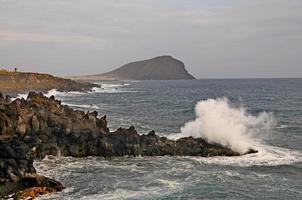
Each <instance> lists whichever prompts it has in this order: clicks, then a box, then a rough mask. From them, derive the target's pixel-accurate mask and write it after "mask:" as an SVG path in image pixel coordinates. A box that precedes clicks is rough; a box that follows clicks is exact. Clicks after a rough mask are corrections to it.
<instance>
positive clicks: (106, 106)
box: [35, 79, 302, 199]
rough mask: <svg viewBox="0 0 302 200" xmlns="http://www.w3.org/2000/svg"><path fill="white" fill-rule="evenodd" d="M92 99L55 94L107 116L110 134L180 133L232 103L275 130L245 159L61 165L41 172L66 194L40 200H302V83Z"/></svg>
mask: <svg viewBox="0 0 302 200" xmlns="http://www.w3.org/2000/svg"><path fill="white" fill-rule="evenodd" d="M99 84H101V85H102V89H95V90H94V91H93V92H89V93H79V92H72V93H59V92H56V91H50V92H49V94H48V95H51V94H55V95H56V97H57V98H59V99H61V100H62V102H63V103H65V104H68V105H70V106H72V107H74V108H76V109H82V110H97V111H98V112H99V114H100V115H102V114H106V115H107V117H108V122H109V126H110V128H111V130H114V129H116V128H119V127H120V126H122V127H128V126H130V125H134V126H135V127H136V128H137V129H138V131H139V132H140V133H147V132H148V131H150V130H153V129H154V130H155V131H156V132H157V133H158V134H160V135H171V134H172V135H173V134H176V133H180V129H181V127H182V126H183V125H184V124H185V123H186V122H188V121H190V120H193V119H195V114H194V107H195V105H196V103H197V102H198V101H200V100H206V99H208V98H212V99H216V98H220V97H226V98H228V99H229V101H230V103H231V104H233V105H240V106H243V107H245V108H246V109H247V112H248V113H250V114H251V115H255V116H256V115H257V114H259V113H261V112H264V111H265V112H267V113H271V114H272V115H273V118H274V121H275V123H274V124H273V126H272V127H270V129H269V130H267V131H265V133H264V132H263V134H261V133H260V134H259V133H258V134H257V135H256V136H253V138H252V139H253V140H254V141H255V144H254V145H256V148H257V149H258V150H259V153H258V154H254V155H246V156H241V157H233V158H228V157H215V158H198V157H157V158H140V157H139V158H115V159H111V160H104V159H102V158H95V157H89V158H82V159H78V158H59V159H55V160H48V159H46V160H43V161H39V162H36V163H35V165H36V168H37V170H38V172H40V173H42V174H45V175H47V176H50V177H52V178H55V179H57V180H59V181H61V182H62V183H64V185H65V186H66V187H67V188H66V189H65V190H64V191H63V192H61V193H58V194H54V195H51V196H45V197H43V198H41V199H302V79H258V80H257V79H254V80H252V79H250V80H190V81H128V82H103V83H99Z"/></svg>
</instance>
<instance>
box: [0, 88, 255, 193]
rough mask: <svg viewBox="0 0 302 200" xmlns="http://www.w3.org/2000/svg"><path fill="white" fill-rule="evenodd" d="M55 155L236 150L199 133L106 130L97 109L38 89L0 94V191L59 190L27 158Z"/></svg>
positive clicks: (208, 153)
mask: <svg viewBox="0 0 302 200" xmlns="http://www.w3.org/2000/svg"><path fill="white" fill-rule="evenodd" d="M0 94H1V93H0ZM255 152H256V151H255V150H250V151H249V152H246V153H255ZM59 154H60V155H62V156H74V157H86V156H103V157H112V156H139V155H140V156H164V155H170V156H203V157H209V156H239V155H240V154H239V153H238V152H235V151H233V150H231V149H230V148H228V147H225V146H222V145H220V144H210V143H208V142H207V141H206V140H204V139H202V138H193V137H186V138H181V139H178V140H176V141H174V140H170V139H168V138H166V137H160V136H158V135H156V134H155V132H154V131H151V132H149V133H148V134H146V135H140V134H138V133H137V131H136V130H135V128H134V127H130V128H128V129H123V128H120V129H118V130H116V131H114V132H110V131H109V128H108V127H107V120H106V116H103V117H100V118H99V117H98V113H97V112H83V111H77V110H73V109H72V108H70V107H68V106H67V105H61V102H60V101H59V100H56V99H55V98H54V97H53V96H52V97H50V98H47V97H45V96H43V94H42V93H35V92H30V93H29V95H28V97H27V99H26V100H25V99H16V100H14V101H12V102H11V101H10V99H9V98H8V97H3V95H2V94H1V95H0V168H1V172H0V195H2V196H3V195H6V194H8V193H9V192H12V191H19V190H20V189H22V190H24V189H25V194H27V193H31V192H29V191H28V188H29V187H30V188H33V190H34V191H37V192H42V191H44V192H45V193H47V192H50V191H60V190H62V188H63V186H62V185H61V184H60V183H58V182H56V181H54V180H51V179H48V178H45V177H42V178H41V176H38V175H36V174H35V169H34V168H33V159H42V158H44V157H45V156H46V155H54V156H57V155H59ZM37 187H38V188H37ZM23 192H24V191H23ZM26 192H27V193H26ZM18 195H19V196H22V195H24V193H21V194H18Z"/></svg>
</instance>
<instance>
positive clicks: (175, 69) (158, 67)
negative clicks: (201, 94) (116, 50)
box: [73, 56, 195, 80]
mask: <svg viewBox="0 0 302 200" xmlns="http://www.w3.org/2000/svg"><path fill="white" fill-rule="evenodd" d="M73 79H78V80H179V79H195V78H194V77H193V76H192V75H191V74H189V73H188V71H187V70H186V68H185V65H184V63H183V62H181V61H180V60H177V59H175V58H173V57H172V56H158V57H155V58H152V59H148V60H142V61H136V62H131V63H128V64H126V65H123V66H121V67H120V68H118V69H116V70H113V71H111V72H108V73H105V74H96V75H89V76H79V77H73Z"/></svg>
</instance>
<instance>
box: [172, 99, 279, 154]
mask: <svg viewBox="0 0 302 200" xmlns="http://www.w3.org/2000/svg"><path fill="white" fill-rule="evenodd" d="M195 112H196V119H195V120H194V121H190V122H188V123H186V124H185V125H184V126H183V127H182V128H181V134H180V135H178V136H181V137H185V136H193V137H202V138H205V139H206V140H207V141H208V142H210V143H214V142H215V143H219V144H222V145H226V146H229V147H230V148H232V149H233V150H234V151H237V152H240V153H245V152H247V151H248V150H249V148H252V146H253V141H254V140H253V137H254V136H255V134H257V133H259V132H262V131H265V130H268V129H269V127H271V126H272V125H273V122H274V120H273V117H272V114H270V113H266V112H262V113H260V114H258V115H257V116H253V115H251V114H249V113H247V111H246V109H245V108H244V107H242V106H239V107H235V106H232V105H231V104H230V102H229V101H228V99H227V98H218V99H208V100H204V101H200V102H198V103H197V105H196V107H195Z"/></svg>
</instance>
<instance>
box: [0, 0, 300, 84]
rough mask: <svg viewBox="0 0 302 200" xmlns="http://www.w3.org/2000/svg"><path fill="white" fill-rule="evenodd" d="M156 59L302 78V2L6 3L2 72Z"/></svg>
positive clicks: (2, 5) (94, 68)
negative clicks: (4, 69) (17, 68)
mask: <svg viewBox="0 0 302 200" xmlns="http://www.w3.org/2000/svg"><path fill="white" fill-rule="evenodd" d="M158 55H172V56H173V57H175V58H178V59H180V60H182V61H183V62H184V63H185V65H186V67H187V69H188V70H189V71H190V72H191V73H192V74H193V75H194V76H196V77H198V78H241V77H259V78H260V77H302V65H301V63H302V0H26V1H25V0H0V68H3V67H6V66H10V67H13V66H19V68H20V69H21V70H23V71H39V72H48V73H52V74H56V75H62V76H66V75H80V74H95V73H102V72H107V71H110V70H112V69H114V68H116V67H119V66H121V65H123V64H126V63H128V62H131V61H135V60H140V59H146V58H152V57H155V56H158Z"/></svg>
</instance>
